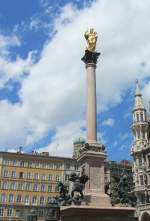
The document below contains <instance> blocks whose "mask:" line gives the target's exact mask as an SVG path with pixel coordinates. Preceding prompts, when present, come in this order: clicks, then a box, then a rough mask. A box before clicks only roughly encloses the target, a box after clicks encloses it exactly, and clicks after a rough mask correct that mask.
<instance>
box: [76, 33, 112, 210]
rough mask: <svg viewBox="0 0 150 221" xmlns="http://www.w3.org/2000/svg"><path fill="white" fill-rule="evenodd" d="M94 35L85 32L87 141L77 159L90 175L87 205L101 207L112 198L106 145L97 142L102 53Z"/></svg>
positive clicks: (86, 192) (84, 60) (87, 186)
mask: <svg viewBox="0 0 150 221" xmlns="http://www.w3.org/2000/svg"><path fill="white" fill-rule="evenodd" d="M87 36H88V37H87ZM94 36H95V38H96V39H97V35H96V32H95V31H94V30H93V29H90V32H87V33H85V38H86V37H87V38H88V48H87V49H86V50H85V55H84V57H83V58H82V61H83V62H84V63H85V67H86V75H87V113H86V117H87V142H86V143H85V145H84V146H83V148H82V149H81V150H80V154H79V156H78V158H77V161H78V164H79V165H80V168H81V171H84V172H85V174H86V175H88V177H89V180H88V182H87V183H86V185H85V197H84V199H85V202H86V205H89V206H97V207H101V206H110V199H109V197H108V195H106V194H105V191H104V186H105V181H104V161H105V159H106V153H105V151H104V150H105V147H104V145H103V144H101V143H98V142H97V122H96V109H97V108H96V63H97V60H98V57H99V55H100V53H98V52H96V51H95V46H93V48H92V46H91V45H92V44H93V38H94ZM87 38H86V39H87ZM91 39H92V40H91ZM95 44H96V40H95ZM92 49H93V50H92Z"/></svg>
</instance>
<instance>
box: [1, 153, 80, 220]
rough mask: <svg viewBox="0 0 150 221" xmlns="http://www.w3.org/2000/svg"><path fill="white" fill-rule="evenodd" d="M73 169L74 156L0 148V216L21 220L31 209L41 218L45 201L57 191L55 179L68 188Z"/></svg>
mask: <svg viewBox="0 0 150 221" xmlns="http://www.w3.org/2000/svg"><path fill="white" fill-rule="evenodd" d="M75 170H76V171H77V172H78V167H77V164H76V161H75V160H74V159H72V158H64V157H54V156H49V154H48V153H47V152H46V153H41V154H39V153H37V152H33V153H32V154H25V153H21V152H18V153H8V152H0V220H3V221H4V220H20V221H22V220H24V219H23V217H24V218H26V216H27V214H28V213H29V211H31V210H35V211H36V213H37V215H38V220H43V217H44V208H45V206H46V204H47V202H48V201H49V200H50V198H51V197H54V196H56V195H58V188H57V183H58V182H59V181H62V182H63V183H66V184H67V185H68V188H69V182H68V178H69V174H70V173H71V172H72V171H75Z"/></svg>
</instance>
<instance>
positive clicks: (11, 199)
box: [9, 194, 14, 203]
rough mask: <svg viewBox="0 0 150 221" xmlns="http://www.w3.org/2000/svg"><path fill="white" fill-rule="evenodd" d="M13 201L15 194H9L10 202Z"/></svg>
mask: <svg viewBox="0 0 150 221" xmlns="http://www.w3.org/2000/svg"><path fill="white" fill-rule="evenodd" d="M13 202H14V195H13V194H9V203H13Z"/></svg>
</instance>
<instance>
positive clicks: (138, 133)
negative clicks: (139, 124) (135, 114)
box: [137, 131, 140, 139]
mask: <svg viewBox="0 0 150 221" xmlns="http://www.w3.org/2000/svg"><path fill="white" fill-rule="evenodd" d="M137 135H138V139H140V131H137Z"/></svg>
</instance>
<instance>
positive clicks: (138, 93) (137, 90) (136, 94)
mask: <svg viewBox="0 0 150 221" xmlns="http://www.w3.org/2000/svg"><path fill="white" fill-rule="evenodd" d="M135 96H142V94H141V90H140V85H139V81H138V80H136V89H135Z"/></svg>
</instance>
